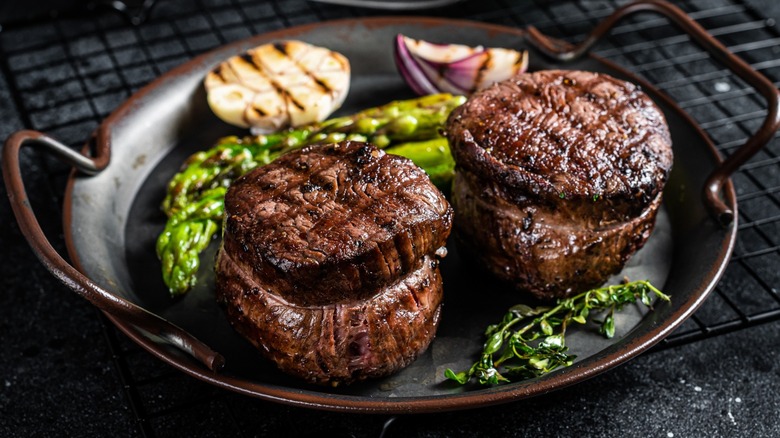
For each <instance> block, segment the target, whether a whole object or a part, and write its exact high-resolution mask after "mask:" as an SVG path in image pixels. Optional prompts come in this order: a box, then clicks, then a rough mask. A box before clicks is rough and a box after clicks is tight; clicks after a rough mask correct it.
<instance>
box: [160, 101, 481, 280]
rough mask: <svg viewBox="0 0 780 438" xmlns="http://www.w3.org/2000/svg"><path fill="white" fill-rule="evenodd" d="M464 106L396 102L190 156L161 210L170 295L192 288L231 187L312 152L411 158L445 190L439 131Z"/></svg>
mask: <svg viewBox="0 0 780 438" xmlns="http://www.w3.org/2000/svg"><path fill="white" fill-rule="evenodd" d="M464 101H465V97H463V96H453V95H450V94H434V95H429V96H424V97H421V98H417V99H411V100H402V101H395V102H390V103H389V104H386V105H383V106H379V107H375V108H369V109H367V110H364V111H361V112H359V113H356V114H353V115H351V116H344V117H337V118H333V119H329V120H326V121H324V122H321V123H318V124H312V125H307V126H304V127H299V128H294V129H289V130H285V131H281V132H278V133H274V134H269V135H259V136H255V137H245V138H238V137H226V138H224V139H222V140H220V141H219V142H218V143H217V145H215V146H214V147H213V148H211V149H209V150H207V151H203V152H198V153H196V154H193V155H192V156H191V157H190V158H188V159H187V160H186V161H185V162H184V164H183V166H182V170H181V171H180V172H179V173H177V174H176V175H174V177H173V178H172V179H171V181H170V182H169V184H168V191H167V194H166V197H165V200H164V201H163V205H162V209H163V211H164V212H165V213H166V214H167V215H168V222H167V223H166V225H165V229H164V230H163V233H162V234H161V235H160V236H159V238H158V240H157V256H158V257H159V259H160V260H161V262H162V271H163V280H164V281H165V284H166V285H167V286H168V288H169V289H170V292H171V294H172V295H181V294H183V293H185V292H187V291H188V290H189V289H190V288H192V286H193V285H194V284H195V278H196V274H197V271H198V268H199V265H200V259H199V254H200V253H201V252H202V251H203V250H204V249H205V248H206V247H207V246H208V243H209V241H210V240H211V238H212V237H213V236H214V234H216V233H217V231H219V229H220V227H221V224H222V217H223V215H224V196H225V192H226V191H227V187H228V186H229V185H230V184H231V183H232V182H233V180H234V179H236V178H238V177H239V176H241V175H243V174H245V173H247V172H249V171H250V170H252V169H254V168H256V167H258V166H262V165H265V164H268V163H270V162H271V161H273V160H275V159H276V158H277V157H279V156H280V155H282V154H284V153H286V152H289V151H292V150H295V149H299V148H302V147H304V146H307V145H310V144H316V143H334V142H338V141H343V140H359V141H369V142H372V143H374V144H375V145H377V146H378V147H381V148H385V147H386V148H388V149H387V151H388V153H394V154H397V155H402V156H405V157H407V158H410V159H411V160H412V161H414V162H415V163H416V164H417V165H419V166H420V167H422V168H423V169H424V170H426V172H428V174H429V176H431V179H432V181H433V182H434V183H435V184H437V185H440V186H442V185H445V184H447V183H448V182H449V180H450V179H451V178H452V169H453V167H454V162H453V161H452V157H451V156H450V154H449V147H448V145H447V140H446V139H444V138H443V137H441V134H440V130H441V128H442V127H443V126H444V122H445V121H446V120H447V116H448V115H449V113H450V112H451V111H452V110H453V109H454V108H456V107H457V106H459V105H461V104H462V103H463V102H464Z"/></svg>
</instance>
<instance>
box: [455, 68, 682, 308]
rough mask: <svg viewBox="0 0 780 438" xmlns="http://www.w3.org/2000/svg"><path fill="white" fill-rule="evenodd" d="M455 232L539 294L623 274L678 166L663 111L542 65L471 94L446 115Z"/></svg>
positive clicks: (632, 93) (482, 258) (638, 96)
mask: <svg viewBox="0 0 780 438" xmlns="http://www.w3.org/2000/svg"><path fill="white" fill-rule="evenodd" d="M447 137H448V139H449V141H450V146H451V149H452V154H453V157H454V158H455V162H456V176H455V182H454V185H453V195H452V197H453V201H452V202H453V207H454V208H455V230H456V235H457V237H458V239H459V242H461V243H462V244H463V246H464V247H465V248H466V249H467V250H469V251H470V252H472V253H473V254H474V255H475V258H476V259H477V260H478V261H479V262H480V263H481V264H482V265H484V267H486V268H487V269H488V270H489V271H490V272H492V273H493V274H495V275H496V276H497V277H498V278H501V279H503V280H505V281H507V282H509V283H510V284H512V285H514V286H515V287H516V288H517V289H520V290H522V291H525V292H529V293H531V294H533V295H534V296H536V297H538V298H540V299H555V298H561V297H566V296H571V295H573V294H575V293H577V292H580V291H583V290H587V289H589V288H593V287H596V286H599V285H600V284H602V283H603V282H604V281H606V280H607V279H608V278H609V277H610V276H611V275H613V274H615V273H617V272H619V271H620V270H621V269H622V268H623V266H624V265H625V263H626V261H627V260H628V259H629V257H631V255H632V254H633V253H634V252H636V251H637V250H638V249H639V248H641V247H642V246H643V245H644V243H645V242H646V241H647V239H648V237H649V236H650V233H651V231H652V229H653V226H654V223H655V217H656V213H657V211H658V208H659V206H660V205H661V195H662V191H663V187H664V184H665V183H666V180H667V178H668V175H669V172H670V170H671V166H672V149H671V136H670V134H669V129H668V127H667V126H666V121H665V119H664V116H663V114H662V113H661V111H660V109H659V108H658V107H657V106H656V105H655V104H654V103H653V102H652V100H650V98H649V97H648V96H647V95H646V94H644V93H643V92H642V91H641V90H640V89H639V88H638V87H637V86H635V85H633V84H630V83H628V82H624V81H620V80H618V79H615V78H612V77H610V76H608V75H605V74H599V73H590V72H582V71H561V70H551V71H540V72H535V73H528V74H522V75H518V76H516V77H514V78H512V79H509V80H507V81H504V82H501V83H498V84H496V85H494V86H492V87H490V88H488V89H486V90H483V91H481V92H478V93H475V94H474V95H473V96H472V97H471V98H469V100H468V101H467V102H466V103H465V104H464V105H463V106H461V107H459V108H457V109H455V110H454V111H453V113H452V114H451V115H450V118H449V120H448V121H447Z"/></svg>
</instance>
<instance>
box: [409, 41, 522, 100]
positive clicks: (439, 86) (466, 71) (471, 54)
mask: <svg viewBox="0 0 780 438" xmlns="http://www.w3.org/2000/svg"><path fill="white" fill-rule="evenodd" d="M395 63H396V66H397V67H398V70H399V71H400V72H401V75H402V76H403V78H404V80H405V81H406V83H407V84H409V86H410V87H411V88H412V89H413V90H414V91H415V93H417V94H420V95H424V94H433V93H453V94H471V93H473V92H474V91H476V90H479V89H482V88H485V87H487V86H489V85H492V84H494V83H496V82H499V81H503V80H504V79H508V78H510V77H512V76H514V75H516V74H518V73H523V72H525V71H526V69H527V68H528V52H527V51H516V50H510V49H502V48H487V49H486V48H484V47H482V46H477V47H470V46H464V45H460V44H433V43H429V42H427V41H422V40H415V39H412V38H409V37H406V36H403V35H400V34H399V35H398V36H397V37H396V41H395Z"/></svg>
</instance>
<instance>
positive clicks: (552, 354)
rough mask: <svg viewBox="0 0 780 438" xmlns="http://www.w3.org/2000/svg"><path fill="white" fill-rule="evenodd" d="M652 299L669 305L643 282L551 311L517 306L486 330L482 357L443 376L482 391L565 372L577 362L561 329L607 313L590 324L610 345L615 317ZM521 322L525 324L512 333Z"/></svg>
mask: <svg viewBox="0 0 780 438" xmlns="http://www.w3.org/2000/svg"><path fill="white" fill-rule="evenodd" d="M652 295H654V296H656V297H657V298H659V299H661V300H663V301H667V302H668V301H669V300H670V297H669V296H668V295H666V294H664V293H663V292H661V291H660V290H658V289H657V288H656V287H655V286H653V285H651V284H650V282H648V281H646V280H642V281H633V282H627V283H623V284H617V285H612V286H607V287H602V288H598V289H592V290H589V291H587V292H583V293H581V294H579V295H575V296H573V297H570V298H566V299H563V300H558V302H557V304H556V305H555V306H554V307H530V306H527V305H525V304H517V305H515V306H512V307H511V308H509V311H508V312H507V313H506V314H505V315H504V318H503V319H502V320H501V322H500V323H498V324H492V325H490V326H488V328H487V330H486V331H485V336H486V338H487V341H485V344H484V346H483V349H482V355H481V357H480V359H479V360H478V361H477V362H475V363H474V365H472V366H471V368H469V369H468V370H467V371H462V372H459V373H455V372H454V371H452V370H451V369H449V368H448V369H447V370H446V371H445V372H444V376H445V377H447V378H448V379H451V380H455V381H456V382H458V383H460V384H466V383H467V382H468V381H469V380H471V379H472V378H475V379H477V381H478V382H479V383H480V384H482V385H497V384H500V383H507V382H511V381H519V380H526V379H531V378H534V377H538V376H541V375H543V374H545V373H548V372H550V371H552V370H554V369H556V368H558V367H562V366H569V365H571V364H572V363H573V362H574V359H575V358H576V356H574V355H571V354H568V353H567V351H568V347H567V346H566V342H565V334H566V329H567V327H568V326H569V325H570V324H571V323H572V322H575V323H578V324H585V323H586V322H587V321H588V316H590V315H591V314H592V313H598V312H606V313H605V314H604V318H603V320H595V319H593V318H591V320H593V321H594V322H597V323H599V324H600V327H599V333H601V334H602V335H604V336H605V337H607V338H610V339H611V338H612V337H613V336H615V312H616V311H617V312H619V311H620V310H621V309H622V308H623V306H624V305H626V304H630V303H634V302H636V300H640V301H641V302H642V303H643V304H645V305H646V306H650V305H651V304H652V302H653V300H652V298H651V296H652ZM521 322H525V323H526V324H525V325H524V326H522V327H521V328H519V329H517V330H512V328H513V327H515V326H518V325H520V323H521ZM496 356H497V357H496ZM499 370H500V371H499Z"/></svg>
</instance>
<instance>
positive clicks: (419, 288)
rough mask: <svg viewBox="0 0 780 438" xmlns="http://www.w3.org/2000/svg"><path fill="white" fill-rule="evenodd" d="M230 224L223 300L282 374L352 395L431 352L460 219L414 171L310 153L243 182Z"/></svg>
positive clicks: (323, 149) (383, 161)
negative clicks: (450, 240)
mask: <svg viewBox="0 0 780 438" xmlns="http://www.w3.org/2000/svg"><path fill="white" fill-rule="evenodd" d="M225 213H226V219H225V221H226V222H225V232H224V237H223V244H222V248H221V249H220V252H219V254H218V260H217V298H218V300H219V301H220V302H221V303H222V304H223V305H225V307H226V310H227V315H228V319H229V320H230V322H231V324H232V325H233V326H234V328H235V329H236V330H237V331H238V332H239V333H240V334H242V335H243V336H244V337H246V338H247V339H248V340H249V341H250V342H251V343H252V344H254V345H255V346H256V347H258V349H260V351H261V352H262V353H263V354H264V355H265V356H266V357H267V358H269V359H271V360H272V361H274V362H275V363H276V365H277V366H278V367H279V368H280V369H281V370H282V371H285V372H287V373H289V374H292V375H295V376H298V377H301V378H303V379H305V380H307V381H310V382H313V383H318V384H328V383H329V384H332V385H336V384H340V383H350V382H353V381H355V380H363V379H367V378H373V377H379V376H384V375H388V374H390V373H393V372H395V371H397V370H399V369H401V368H402V367H405V366H407V365H408V364H409V363H411V361H412V360H414V359H415V358H416V357H417V356H418V355H419V354H420V353H421V352H423V351H424V350H425V349H426V348H427V347H428V345H429V343H430V342H431V340H432V339H433V337H434V334H435V331H436V328H437V326H438V321H439V312H440V306H441V301H442V280H441V275H440V274H439V268H438V258H437V256H436V254H437V250H439V249H440V248H441V247H443V246H444V244H445V242H446V240H447V237H448V235H449V233H450V228H451V226H452V209H451V208H450V206H449V203H448V202H447V200H446V199H445V198H444V196H443V195H442V193H441V192H440V191H439V190H438V189H436V187H435V186H434V185H433V184H432V183H431V182H430V180H429V179H428V176H427V175H426V174H425V172H424V171H423V170H422V169H420V168H419V167H417V166H415V165H414V164H413V163H412V162H411V161H410V160H408V159H406V158H402V157H398V156H393V155H388V154H385V152H383V151H381V150H379V149H377V148H376V147H374V146H372V145H370V144H367V143H359V142H342V143H338V144H330V145H317V146H311V147H307V148H304V149H302V150H300V151H296V152H291V153H289V154H287V155H284V156H282V157H281V158H279V159H277V160H276V161H274V162H273V163H271V164H269V165H267V166H264V167H260V168H258V169H256V170H254V171H252V172H250V173H248V174H247V175H245V176H243V177H241V178H239V179H238V180H237V181H236V182H235V183H234V184H233V185H232V186H231V187H230V189H229V190H228V193H227V195H226V197H225ZM439 253H440V254H442V253H444V252H443V251H439Z"/></svg>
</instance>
